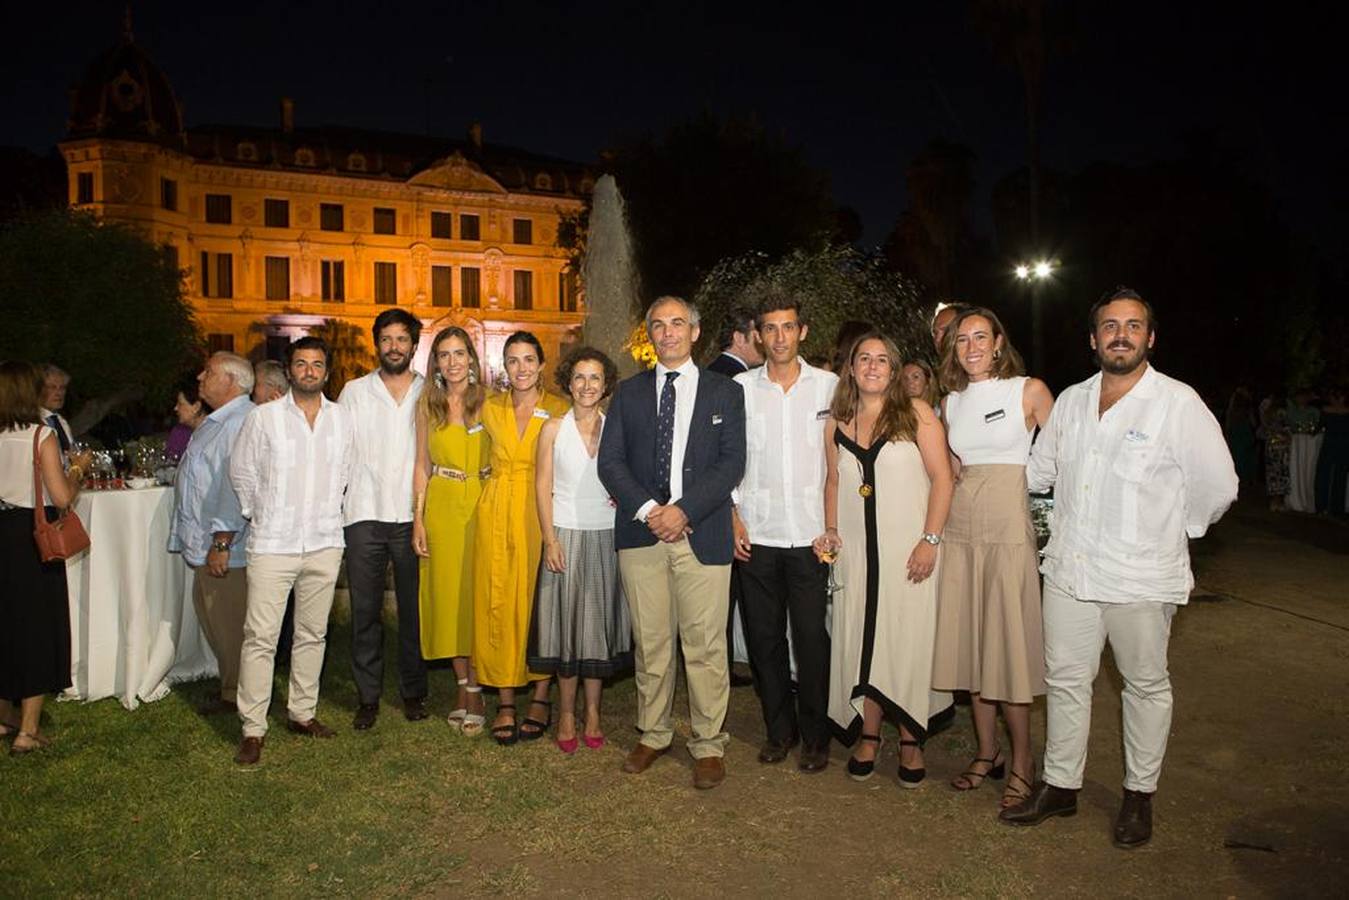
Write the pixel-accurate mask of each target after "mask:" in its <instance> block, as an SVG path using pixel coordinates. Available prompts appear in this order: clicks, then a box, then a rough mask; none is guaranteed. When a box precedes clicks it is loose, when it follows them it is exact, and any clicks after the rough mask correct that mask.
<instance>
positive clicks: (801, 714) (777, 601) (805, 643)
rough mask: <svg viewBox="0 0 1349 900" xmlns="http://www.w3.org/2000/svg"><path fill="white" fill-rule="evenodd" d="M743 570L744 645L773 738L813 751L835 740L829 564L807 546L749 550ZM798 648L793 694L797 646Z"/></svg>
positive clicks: (771, 737) (741, 573) (765, 722)
mask: <svg viewBox="0 0 1349 900" xmlns="http://www.w3.org/2000/svg"><path fill="white" fill-rule="evenodd" d="M739 567H740V587H741V590H742V591H743V595H742V598H741V599H742V602H743V604H744V610H745V642H746V643H747V644H748V645H749V658H750V664H751V665H752V666H753V667H754V687H755V689H756V690H757V691H758V694H759V703H760V705H761V706H762V707H763V718H764V727H765V729H766V730H767V732H768V740H770V741H776V742H778V743H782V744H790V743H793V742H794V741H795V740H796V739H797V737H800V739H801V742H802V743H803V744H804V745H805V746H807V747H810V748H819V747H826V746H828V744H829V632H828V631H827V630H826V628H825V609H826V607H827V605H828V601H829V593H828V591H827V589H826V584H827V582H828V569H827V568H826V567H825V566H824V565H823V564H821V563H820V562H819V561H818V560H817V559H816V558H815V552H814V551H813V550H811V548H809V547H792V548H781V547H764V546H761V545H759V544H754V545H752V546H751V547H750V557H749V562H742V563H740V564H739ZM788 627H790V628H791V629H792V644H793V646H794V648H795V651H796V683H797V691H796V696H795V697H793V696H792V672H791V651H790V650H789V649H788V646H787V628H788Z"/></svg>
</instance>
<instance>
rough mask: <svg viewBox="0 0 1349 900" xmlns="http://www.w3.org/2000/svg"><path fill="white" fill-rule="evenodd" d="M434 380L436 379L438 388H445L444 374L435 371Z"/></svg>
mask: <svg viewBox="0 0 1349 900" xmlns="http://www.w3.org/2000/svg"><path fill="white" fill-rule="evenodd" d="M435 381H436V387H438V388H440V389H441V390H442V391H443V390H445V376H444V375H442V374H441V373H439V372H437V373H436V378H435Z"/></svg>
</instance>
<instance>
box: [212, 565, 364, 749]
mask: <svg viewBox="0 0 1349 900" xmlns="http://www.w3.org/2000/svg"><path fill="white" fill-rule="evenodd" d="M341 565H342V548H341V547H330V548H328V549H326V550H315V551H313V552H311V553H296V554H278V555H274V556H272V555H265V554H258V555H253V554H249V556H248V615H247V616H246V617H245V618H244V646H243V651H242V653H241V654H240V661H239V692H238V703H239V718H240V719H241V720H242V721H243V724H244V728H243V731H244V737H262V736H263V735H264V734H266V733H267V708H268V707H269V706H270V705H271V703H272V675H273V670H274V664H275V662H276V641H277V638H278V637H279V636H280V635H281V620H282V619H283V618H284V617H285V615H286V598H287V597H288V596H289V595H290V591H291V588H292V587H293V588H294V589H295V640H294V642H293V643H292V644H291V651H290V689H289V693H288V695H287V698H286V708H287V711H288V712H289V714H290V717H291V718H292V719H294V720H295V721H296V722H308V721H309V720H310V719H312V718H314V710H315V709H316V708H317V707H318V700H319V675H320V674H322V672H323V652H324V649H325V641H326V639H327V636H328V613H329V612H331V611H332V608H333V588H334V587H335V586H336V585H337V571H338V569H339V568H340V567H341Z"/></svg>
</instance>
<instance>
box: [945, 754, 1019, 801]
mask: <svg viewBox="0 0 1349 900" xmlns="http://www.w3.org/2000/svg"><path fill="white" fill-rule="evenodd" d="M1000 756H1002V748H1001V747H999V748H997V749H995V750H994V751H993V758H992V759H985V758H984V757H982V756H976V757H975V758H974V759H972V760H970V764H969V765H968V766H966V767H965V771H963V772H961V773H960V774H959V775H957V776H956V777H955V778H952V779H951V787H953V788H955V789H956V790H958V791H962V792H963V791H977V790H979V788H981V787H983V786H984V779H986V778H992V779H993V780H994V781H1001V780H1002V776H1003V775H1004V774H1006V771H1007V765H1006V763H1007V761H1006V760H1003V761H1002V762H999V761H998V757H1000ZM979 763H988V768H987V769H986V770H985V771H983V772H976V771H974V767H975V766H977V765H978V764H979ZM976 778H978V779H979V780H978V781H975V780H974V779H976Z"/></svg>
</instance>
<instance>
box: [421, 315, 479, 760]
mask: <svg viewBox="0 0 1349 900" xmlns="http://www.w3.org/2000/svg"><path fill="white" fill-rule="evenodd" d="M430 368H431V372H432V374H431V377H430V378H428V379H427V382H426V387H425V389H423V391H422V396H421V399H420V401H419V402H418V406H417V465H416V469H415V470H414V471H413V475H412V490H413V495H414V504H413V513H412V514H413V520H412V546H413V549H414V550H416V551H417V555H418V556H420V557H421V558H422V561H421V598H420V608H421V627H422V633H421V640H422V657H423V658H425V659H445V658H447V657H448V658H449V659H451V660H452V665H453V666H454V674H455V677H456V679H457V680H458V682H459V695H458V698H457V699H456V701H455V707H454V709H453V710H452V711H451V712H450V716H449V724H450V727H451V728H453V729H455V730H456V731H462V732H463V733H464V734H466V735H468V736H470V737H472V736H474V735H478V734H482V731H483V726H484V725H485V724H486V721H487V719H486V717H485V714H484V710H483V702H482V688H481V687H479V686H478V678H477V672H476V670H475V667H474V665H473V660H472V657H471V649H472V644H473V563H472V558H471V550H472V547H473V542H474V539H475V532H476V519H477V509H478V498H479V497H481V496H482V489H483V482H484V480H485V479H486V478H487V477H488V475H489V474H490V469H488V468H487V459H488V453H489V450H490V446H491V444H490V441H489V440H488V437H487V434H486V432H485V431H484V430H483V427H482V424H481V422H479V421H478V418H479V414H480V413H481V412H482V404H483V400H484V398H485V396H486V392H485V391H484V390H483V386H482V367H481V365H480V364H479V362H478V351H477V350H475V349H474V347H473V340H472V338H470V337H469V336H468V333H467V332H465V331H464V330H463V329H462V328H459V327H457V326H450V327H449V328H446V329H445V330H444V331H442V332H440V334H438V335H436V339H435V341H433V342H432V344H431V361H430Z"/></svg>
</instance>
